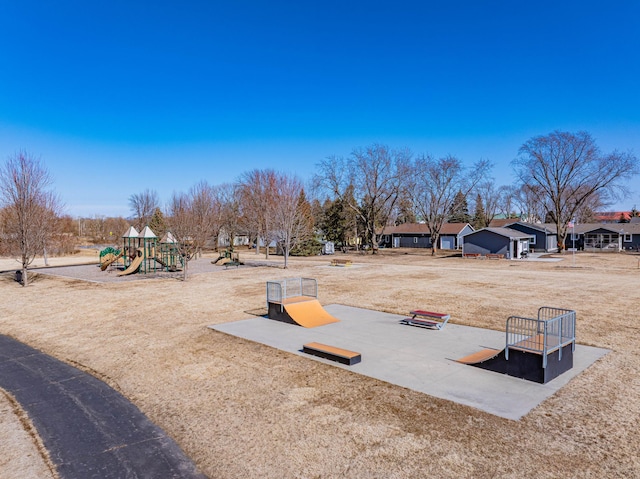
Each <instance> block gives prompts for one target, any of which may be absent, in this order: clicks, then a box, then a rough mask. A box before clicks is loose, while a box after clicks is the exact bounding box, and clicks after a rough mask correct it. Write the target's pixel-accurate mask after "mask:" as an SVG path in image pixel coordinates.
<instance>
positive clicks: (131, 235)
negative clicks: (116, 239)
mask: <svg viewBox="0 0 640 479" xmlns="http://www.w3.org/2000/svg"><path fill="white" fill-rule="evenodd" d="M139 234H140V233H138V230H137V229H135V228H134V227H133V226H129V229H128V230H127V231H125V232H124V234H123V235H122V238H137V237H138V235H139Z"/></svg>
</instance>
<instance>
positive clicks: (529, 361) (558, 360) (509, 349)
mask: <svg viewBox="0 0 640 479" xmlns="http://www.w3.org/2000/svg"><path fill="white" fill-rule="evenodd" d="M575 347H576V312H575V311H573V310H570V309H561V308H552V307H548V306H543V307H541V308H539V309H538V317H537V319H533V318H524V317H520V316H510V317H509V318H508V319H507V323H506V344H505V348H504V349H503V350H498V349H483V350H482V351H478V352H476V353H473V354H470V355H468V356H465V357H463V358H461V359H458V360H457V361H458V362H459V363H463V364H469V365H471V366H476V367H479V368H482V369H487V370H489V371H495V372H499V373H503V374H507V375H509V376H514V377H518V378H522V379H527V380H529V381H535V382H537V383H542V384H545V383H547V382H549V381H551V380H552V379H554V378H556V377H558V376H559V375H560V374H562V373H564V372H566V371H568V370H570V369H571V368H572V367H573V353H574V351H575Z"/></svg>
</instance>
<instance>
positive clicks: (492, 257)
mask: <svg viewBox="0 0 640 479" xmlns="http://www.w3.org/2000/svg"><path fill="white" fill-rule="evenodd" d="M502 258H504V255H503V254H495V253H487V259H502Z"/></svg>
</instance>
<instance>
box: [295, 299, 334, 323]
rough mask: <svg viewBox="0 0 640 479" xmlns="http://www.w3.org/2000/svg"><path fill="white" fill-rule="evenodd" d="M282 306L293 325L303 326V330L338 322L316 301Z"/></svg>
mask: <svg viewBox="0 0 640 479" xmlns="http://www.w3.org/2000/svg"><path fill="white" fill-rule="evenodd" d="M283 306H284V312H285V313H286V315H287V316H289V318H291V320H292V321H293V322H294V323H296V324H299V325H300V326H304V327H305V328H315V327H316V326H323V325H325V324H331V323H337V322H338V321H340V320H339V319H337V318H334V317H333V316H331V315H330V314H329V313H327V311H326V310H325V309H324V308H323V307H322V305H321V304H320V302H319V301H318V300H317V299H312V300H310V301H299V302H296V303H285V304H284V305H283Z"/></svg>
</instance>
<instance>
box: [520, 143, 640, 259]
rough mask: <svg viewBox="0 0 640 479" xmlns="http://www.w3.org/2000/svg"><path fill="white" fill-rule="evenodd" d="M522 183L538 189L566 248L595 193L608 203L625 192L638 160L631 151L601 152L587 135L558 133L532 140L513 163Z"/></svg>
mask: <svg viewBox="0 0 640 479" xmlns="http://www.w3.org/2000/svg"><path fill="white" fill-rule="evenodd" d="M513 167H514V169H515V172H516V174H517V175H518V178H519V180H520V182H521V184H523V185H530V186H532V187H538V188H539V189H540V193H541V196H542V198H543V199H544V201H545V203H546V204H547V208H548V213H549V216H550V218H551V219H552V220H553V222H554V223H555V224H556V227H557V230H558V242H559V246H560V248H561V250H563V249H564V247H565V240H566V237H567V224H568V223H569V221H570V220H572V219H573V218H574V216H575V215H576V213H577V212H578V211H579V210H580V208H581V207H582V206H583V205H584V204H585V203H586V202H588V201H589V199H590V198H592V197H593V195H595V194H599V195H600V199H601V201H602V202H603V203H606V202H608V201H609V200H613V199H615V198H618V196H619V195H620V194H622V193H624V192H625V188H624V186H623V184H622V181H623V180H626V179H629V178H631V177H632V176H633V175H635V174H637V172H638V168H637V159H636V158H635V156H634V155H633V154H631V153H620V152H618V151H613V152H612V153H609V154H602V153H601V152H600V150H599V149H598V147H597V145H596V143H595V140H594V139H593V138H592V137H591V135H590V134H589V133H587V132H583V131H582V132H578V133H575V134H573V133H567V132H561V131H554V132H553V133H550V134H548V135H546V136H537V137H534V138H531V139H530V140H529V141H527V142H526V143H525V144H524V145H522V147H521V148H520V155H519V157H518V158H516V159H515V160H514V161H513Z"/></svg>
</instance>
